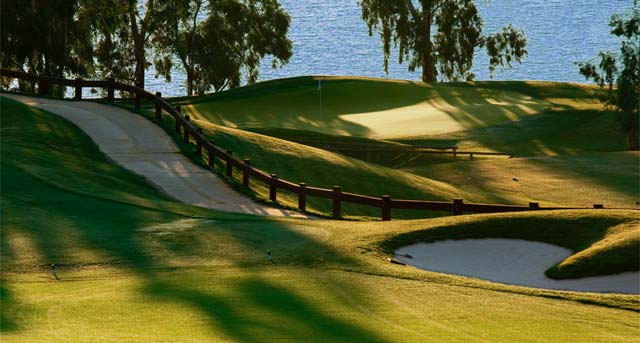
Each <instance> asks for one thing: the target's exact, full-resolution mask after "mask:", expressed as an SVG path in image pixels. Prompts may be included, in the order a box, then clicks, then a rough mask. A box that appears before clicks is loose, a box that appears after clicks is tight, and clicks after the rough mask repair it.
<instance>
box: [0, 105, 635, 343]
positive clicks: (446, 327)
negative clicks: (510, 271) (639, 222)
mask: <svg viewBox="0 0 640 343" xmlns="http://www.w3.org/2000/svg"><path fill="white" fill-rule="evenodd" d="M0 105H1V106H2V113H3V114H2V122H1V124H2V126H1V128H2V136H1V138H2V142H1V143H2V145H1V147H2V174H1V186H2V196H1V201H2V203H1V205H2V206H1V211H2V212H1V214H2V216H1V225H2V232H1V235H2V236H1V238H2V240H1V244H2V245H1V247H2V249H1V255H0V261H1V262H2V270H1V271H0V275H1V278H0V280H1V281H2V283H1V285H2V287H1V288H0V290H1V293H0V295H1V296H2V307H1V309H0V313H1V315H2V316H1V317H0V319H2V322H1V325H0V334H1V335H2V341H3V342H68V341H103V342H110V341H113V342H122V341H127V342H150V341H153V342H193V341H235V342H247V341H251V342H270V341H291V342H300V341H309V342H334V341H341V342H342V341H344V342H348V341H352V342H365V341H366V342H424V341H430V340H437V341H442V342H468V341H484V342H514V341H518V342H534V341H536V342H538V341H550V342H551V341H557V342H564V341H580V340H588V341H590V342H617V341H619V342H628V341H634V340H637V337H638V336H639V335H640V328H638V326H637V321H638V319H639V318H640V316H639V314H638V312H637V311H640V300H639V298H638V296H628V295H611V294H589V293H572V292H560V291H544V290H535V289H529V288H524V287H515V286H507V285H500V284H493V283H489V282H484V281H480V280H475V279H472V278H464V277H457V276H449V275H445V274H439V273H431V272H426V271H420V270H417V269H414V268H411V267H402V266H398V265H395V264H390V263H388V262H386V259H385V258H386V257H388V254H387V253H386V252H385V251H384V248H385V247H387V246H388V243H385V242H389V241H390V240H392V239H393V237H396V236H398V235H401V234H406V233H410V232H414V231H424V230H437V231H439V232H443V230H442V229H439V228H441V227H457V226H458V225H463V227H464V225H471V224H470V223H473V222H477V223H479V224H478V225H484V224H482V223H485V222H488V221H493V220H497V221H500V222H504V223H505V225H506V223H507V222H508V221H509V218H511V217H512V216H513V218H515V219H514V220H515V222H516V223H519V224H521V223H523V221H526V220H530V221H531V222H534V223H544V222H545V221H547V220H549V222H550V223H553V222H554V221H562V220H573V219H576V220H578V221H581V220H582V223H585V224H586V223H589V222H598V223H602V225H599V226H594V228H593V232H592V233H591V234H589V235H585V237H586V236H589V237H591V238H593V237H597V234H596V233H594V232H603V230H605V231H606V232H607V233H608V234H609V233H611V234H615V232H614V231H615V230H620V232H623V233H626V232H628V230H629V229H628V228H627V229H625V228H621V227H620V225H621V224H623V223H632V222H633V220H636V219H634V218H636V217H635V216H636V213H635V212H615V211H608V210H603V211H591V212H552V213H526V214H519V215H513V214H500V215H485V216H462V217H447V218H438V219H432V220H418V221H393V222H388V223H380V222H349V223H348V224H345V223H344V222H339V221H323V220H309V221H305V220H290V219H274V218H260V217H252V216H243V215H232V214H224V213H219V212H216V211H209V210H205V209H201V208H195V207H190V206H185V205H181V204H177V203H175V202H173V201H171V200H170V199H167V198H166V197H164V196H163V195H162V194H160V193H159V192H158V191H156V190H155V189H153V188H152V187H151V186H150V185H148V184H147V183H146V182H145V181H144V180H143V179H141V178H139V177H137V176H135V175H131V174H130V173H128V172H127V171H125V170H123V169H122V168H119V167H117V166H114V165H112V164H110V163H109V161H108V160H107V159H106V158H105V156H104V155H102V154H101V153H100V152H99V151H98V150H97V149H96V147H95V145H93V143H91V141H90V140H89V139H88V138H87V137H86V136H85V135H83V134H82V133H81V132H80V131H79V130H78V129H77V128H75V127H74V126H73V125H71V124H69V123H68V122H66V121H64V120H62V119H59V118H57V117H55V116H53V115H50V114H47V113H45V112H42V111H39V110H35V109H31V108H28V107H26V106H22V105H18V104H16V103H14V102H12V101H9V100H6V99H1V103H0ZM45 167H46V170H47V172H46V173H44V172H42V170H41V168H45ZM587 217H588V218H593V219H588V218H587ZM527 218H530V219H527ZM585 218H586V219H585ZM598 218H602V219H598ZM585 220H586V221H585ZM607 225H612V226H613V225H618V228H617V229H615V230H614V229H612V228H611V229H604V228H605V227H609V226H607ZM513 230H514V231H517V230H519V228H518V227H513ZM585 230H587V231H589V232H591V229H589V228H586V229H585ZM451 231H452V232H455V230H451ZM524 232H525V233H526V232H527V231H526V230H525V231H524ZM525 233H523V235H524V234H525ZM625 235H626V234H625ZM631 236H633V234H631ZM401 237H405V236H401ZM633 239H635V238H633V237H631V238H627V237H626V236H625V237H624V238H623V240H624V241H627V240H632V241H633ZM583 242H587V240H586V238H585V240H584V241H583ZM597 242H600V241H597ZM557 244H560V242H557ZM634 244H635V243H634ZM607 246H608V245H607ZM613 246H618V244H614V245H613ZM267 249H271V250H272V251H273V255H274V260H275V264H273V265H272V264H269V263H267V261H266V259H265V251H266V250H267ZM599 254H600V252H599V251H597V249H596V251H594V252H593V253H592V254H591V255H590V256H591V257H589V259H593V260H595V261H596V263H598V264H599V263H602V259H601V258H599V257H598V256H599ZM52 262H53V263H56V264H57V265H58V275H59V276H60V280H59V281H55V280H54V279H53V278H52V276H51V275H50V274H49V273H48V264H49V263H52ZM630 310H631V311H630Z"/></svg>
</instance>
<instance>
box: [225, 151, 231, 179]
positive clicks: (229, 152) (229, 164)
mask: <svg viewBox="0 0 640 343" xmlns="http://www.w3.org/2000/svg"><path fill="white" fill-rule="evenodd" d="M227 154H229V159H228V160H227V161H226V162H227V177H232V176H233V164H231V163H232V162H231V160H233V158H232V157H231V155H233V152H232V151H231V150H227Z"/></svg>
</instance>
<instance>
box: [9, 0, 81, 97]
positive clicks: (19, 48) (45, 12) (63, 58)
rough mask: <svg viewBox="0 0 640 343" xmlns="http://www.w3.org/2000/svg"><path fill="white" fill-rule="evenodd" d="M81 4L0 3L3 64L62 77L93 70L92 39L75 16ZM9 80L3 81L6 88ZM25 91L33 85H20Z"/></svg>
mask: <svg viewBox="0 0 640 343" xmlns="http://www.w3.org/2000/svg"><path fill="white" fill-rule="evenodd" d="M78 7H79V1H78V0H74V1H29V0H6V1H2V2H0V12H1V13H2V20H1V21H0V46H2V49H1V50H0V63H1V64H2V67H3V68H10V69H14V70H19V71H23V72H28V73H32V74H44V75H51V76H58V77H63V76H65V74H76V75H86V74H87V73H88V72H89V71H90V70H91V65H92V61H91V51H90V49H87V48H86V47H87V46H90V45H91V39H90V36H89V35H88V34H87V33H86V30H85V27H84V25H83V24H84V23H83V21H82V20H81V19H80V18H78V17H76V16H75V13H76V11H77V9H78ZM7 83H8V80H4V84H3V85H4V86H7V85H8V84H7ZM20 86H21V87H20V88H21V89H23V90H25V89H27V88H28V87H30V86H31V85H28V84H26V83H25V84H22V83H21V84H20Z"/></svg>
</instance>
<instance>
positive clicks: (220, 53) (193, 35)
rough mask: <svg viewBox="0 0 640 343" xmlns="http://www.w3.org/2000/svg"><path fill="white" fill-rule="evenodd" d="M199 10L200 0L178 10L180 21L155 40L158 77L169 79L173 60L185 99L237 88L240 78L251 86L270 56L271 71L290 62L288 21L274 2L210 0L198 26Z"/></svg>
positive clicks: (177, 8)
mask: <svg viewBox="0 0 640 343" xmlns="http://www.w3.org/2000/svg"><path fill="white" fill-rule="evenodd" d="M203 6H204V2H203V1H202V0H191V1H185V2H184V3H183V5H182V6H176V7H175V8H174V11H176V13H180V14H179V16H178V17H179V20H177V21H175V22H167V25H165V27H164V29H163V30H162V34H159V35H156V37H155V40H154V44H155V47H156V50H157V51H160V52H162V53H161V54H159V55H158V56H157V59H156V62H155V64H156V73H157V74H159V75H163V76H164V77H165V78H167V79H170V72H171V69H172V68H173V63H172V56H176V57H177V58H178V60H179V61H180V64H181V65H180V67H181V68H183V69H184V70H185V72H186V74H187V80H186V86H187V93H188V95H192V94H193V92H194V91H195V92H196V93H198V94H202V93H204V92H206V91H208V90H210V89H212V88H213V90H215V91H220V90H222V89H225V88H232V87H236V86H239V85H240V82H241V76H242V75H243V74H244V75H245V76H246V80H247V82H248V83H253V82H255V81H256V80H257V78H258V76H259V74H258V73H259V68H260V64H261V61H262V59H263V58H264V57H265V56H267V55H271V56H273V60H272V66H273V67H274V68H276V67H278V66H282V65H284V64H285V63H287V62H288V61H289V59H290V58H291V55H292V43H291V41H290V40H289V39H288V38H287V32H288V30H289V24H290V21H291V20H290V17H289V15H288V14H287V13H286V12H285V11H284V9H283V8H282V7H281V5H280V3H279V2H278V1H277V0H211V1H209V2H208V6H207V7H206V12H207V16H206V19H204V20H203V21H200V22H199V21H198V16H199V15H200V13H201V12H202V11H203V10H205V9H203Z"/></svg>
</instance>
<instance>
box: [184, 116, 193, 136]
mask: <svg viewBox="0 0 640 343" xmlns="http://www.w3.org/2000/svg"><path fill="white" fill-rule="evenodd" d="M184 120H185V121H186V122H187V124H186V125H185V126H184V132H183V137H184V141H185V142H187V143H189V130H187V126H188V125H189V123H190V122H191V118H190V117H189V115H186V116H184Z"/></svg>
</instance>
